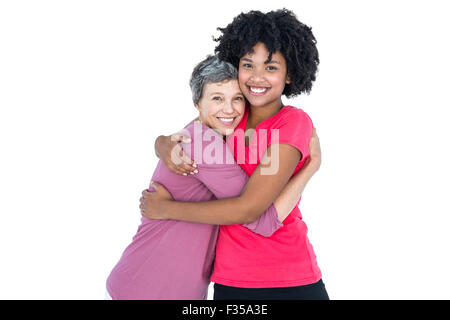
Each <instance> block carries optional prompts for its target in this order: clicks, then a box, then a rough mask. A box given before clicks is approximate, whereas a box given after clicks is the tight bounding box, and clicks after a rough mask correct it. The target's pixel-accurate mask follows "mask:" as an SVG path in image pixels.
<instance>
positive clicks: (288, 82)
mask: <svg viewBox="0 0 450 320" xmlns="http://www.w3.org/2000/svg"><path fill="white" fill-rule="evenodd" d="M286 84H291V78H290V77H289V76H286Z"/></svg>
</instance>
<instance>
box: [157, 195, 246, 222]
mask: <svg viewBox="0 0 450 320" xmlns="http://www.w3.org/2000/svg"><path fill="white" fill-rule="evenodd" d="M163 211H164V218H165V219H170V220H181V221H190V222H198V223H205V224H217V225H229V224H245V223H250V222H253V220H254V219H251V218H250V217H251V215H250V214H249V213H248V212H249V208H248V206H247V205H245V203H244V201H242V199H241V198H240V197H235V198H227V199H219V200H214V201H205V202H181V201H169V202H168V203H167V205H166V206H165V208H164V210H163Z"/></svg>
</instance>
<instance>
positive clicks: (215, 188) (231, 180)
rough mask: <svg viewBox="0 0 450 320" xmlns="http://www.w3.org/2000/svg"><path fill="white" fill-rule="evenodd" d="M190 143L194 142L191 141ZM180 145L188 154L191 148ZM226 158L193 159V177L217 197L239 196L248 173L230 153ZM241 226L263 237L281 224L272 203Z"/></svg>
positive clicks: (226, 149)
mask: <svg viewBox="0 0 450 320" xmlns="http://www.w3.org/2000/svg"><path fill="white" fill-rule="evenodd" d="M192 143H195V142H194V141H193V142H192ZM181 146H182V147H183V150H184V151H185V153H186V155H188V156H190V155H191V154H190V150H191V148H186V147H185V144H184V143H181ZM203 147H204V148H203V150H205V147H206V146H205V144H204V145H203ZM221 147H223V148H224V149H223V152H224V154H225V153H226V152H230V151H229V150H228V148H227V146H226V144H223V145H222V146H221ZM194 158H195V156H194ZM191 159H193V158H191ZM227 159H228V160H227V161H226V162H225V163H219V164H217V163H212V164H208V163H206V162H204V161H199V160H201V159H193V160H194V161H195V162H196V164H197V168H198V173H197V174H195V175H194V177H195V178H196V179H198V180H200V181H201V182H202V183H203V184H204V185H205V186H206V187H207V188H208V189H209V190H210V191H211V192H212V193H213V194H214V195H215V197H216V198H217V199H224V198H233V197H237V196H239V195H240V194H241V193H242V190H243V189H244V187H245V185H246V184H247V181H248V180H249V177H248V175H247V174H246V173H245V171H244V170H243V169H242V168H241V167H240V166H239V164H237V163H236V161H235V160H234V158H233V156H232V155H231V154H229V156H228V157H227ZM242 226H244V227H246V228H248V229H249V230H251V231H253V232H254V233H257V234H260V235H262V236H264V237H270V236H271V235H272V234H273V233H274V232H275V231H277V230H278V229H279V228H280V227H282V226H283V224H282V223H281V222H280V221H279V220H278V212H277V210H276V208H275V207H274V205H273V204H272V205H271V206H270V207H269V208H268V209H267V210H266V211H265V212H264V213H263V214H262V215H261V216H260V217H259V218H258V219H257V220H256V221H254V222H252V223H249V224H243V225H242Z"/></svg>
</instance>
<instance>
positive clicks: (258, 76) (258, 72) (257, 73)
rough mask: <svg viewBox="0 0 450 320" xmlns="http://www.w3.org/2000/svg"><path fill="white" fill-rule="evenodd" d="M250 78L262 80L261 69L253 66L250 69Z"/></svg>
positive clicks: (254, 80) (256, 80)
mask: <svg viewBox="0 0 450 320" xmlns="http://www.w3.org/2000/svg"><path fill="white" fill-rule="evenodd" d="M250 80H251V81H252V82H256V83H258V82H262V81H263V80H264V75H263V73H262V71H261V70H259V69H258V68H254V69H253V70H252V74H251V75H250Z"/></svg>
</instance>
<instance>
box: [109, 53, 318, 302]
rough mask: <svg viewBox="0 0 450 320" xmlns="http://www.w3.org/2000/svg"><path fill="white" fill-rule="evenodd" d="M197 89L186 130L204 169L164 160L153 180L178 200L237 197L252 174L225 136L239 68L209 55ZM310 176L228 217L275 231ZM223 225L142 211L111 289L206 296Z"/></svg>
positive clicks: (114, 292) (134, 295)
mask: <svg viewBox="0 0 450 320" xmlns="http://www.w3.org/2000/svg"><path fill="white" fill-rule="evenodd" d="M191 88H192V92H193V101H194V105H195V107H196V108H197V110H198V111H199V117H198V120H195V121H193V122H191V123H190V124H189V125H188V126H187V127H186V128H185V129H184V134H185V135H189V136H190V137H191V141H192V143H190V144H182V147H183V151H184V152H185V153H186V154H188V155H189V156H190V157H191V158H192V159H194V161H195V162H196V163H197V166H198V169H199V172H198V173H197V174H194V175H185V176H182V175H177V174H175V173H173V172H172V171H170V170H169V169H168V168H167V167H166V166H165V165H164V164H163V162H161V161H159V162H158V164H157V167H156V169H155V172H154V174H153V177H152V181H155V182H158V183H160V184H161V185H163V186H164V187H165V188H166V189H167V190H168V192H170V194H171V196H172V197H173V198H174V199H175V200H178V201H190V202H191V201H208V200H212V199H216V198H217V199H220V198H228V197H234V196H237V195H239V194H240V193H241V191H242V189H243V187H244V186H245V184H246V183H247V181H248V176H247V174H246V173H245V172H244V171H243V170H242V169H241V167H240V166H239V165H238V164H237V163H236V162H235V161H234V158H233V155H232V154H230V151H228V149H227V145H226V143H225V141H224V139H223V135H227V134H230V133H232V132H233V129H234V127H235V126H236V125H237V124H238V123H239V121H240V120H241V119H242V117H243V114H244V109H245V101H244V96H243V95H242V92H241V91H240V89H239V85H238V81H237V70H236V68H235V67H233V66H232V65H231V64H228V63H225V62H222V61H219V60H218V59H217V58H216V57H215V56H210V57H208V58H207V59H206V60H204V61H202V62H201V63H200V64H198V65H197V66H196V67H195V69H194V71H193V73H192V78H191ZM212 150H214V152H212ZM308 179H309V177H308ZM306 182H307V179H305V177H302V176H301V172H299V174H298V175H297V177H296V179H292V181H291V183H290V185H287V186H286V188H285V191H286V192H283V193H282V194H281V195H280V196H279V198H278V199H277V200H276V201H275V202H274V204H272V205H271V206H270V207H269V209H268V210H267V211H266V212H264V213H263V214H262V215H261V217H260V218H259V219H258V220H256V221H248V220H246V218H244V217H238V216H235V215H233V214H231V213H230V219H228V221H227V223H226V224H242V223H247V224H246V225H244V226H245V227H247V228H248V229H250V230H252V231H253V232H254V233H257V234H259V235H260V236H270V235H271V234H272V233H274V232H275V231H276V230H277V229H278V228H279V227H281V226H282V220H283V219H284V217H286V216H287V215H288V213H289V212H290V211H291V210H292V206H293V205H295V204H296V200H298V198H299V192H301V190H303V188H304V186H305V184H306ZM150 188H151V187H150ZM218 231H219V229H218V226H217V225H210V224H201V223H193V222H183V221H174V220H151V219H147V218H145V217H142V220H141V225H140V226H139V228H138V230H137V233H136V235H135V236H134V237H133V241H132V243H131V244H130V245H129V246H128V247H127V248H126V249H125V251H124V253H123V254H122V257H121V259H120V260H119V262H118V263H117V265H116V266H115V267H114V269H113V270H112V272H111V274H110V275H109V277H108V280H107V292H108V294H109V295H110V296H111V297H112V299H188V300H189V299H206V297H207V289H208V285H209V278H210V274H211V271H212V270H211V269H212V264H213V259H214V255H215V245H216V240H217V235H218Z"/></svg>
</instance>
